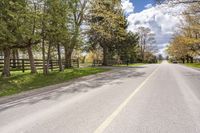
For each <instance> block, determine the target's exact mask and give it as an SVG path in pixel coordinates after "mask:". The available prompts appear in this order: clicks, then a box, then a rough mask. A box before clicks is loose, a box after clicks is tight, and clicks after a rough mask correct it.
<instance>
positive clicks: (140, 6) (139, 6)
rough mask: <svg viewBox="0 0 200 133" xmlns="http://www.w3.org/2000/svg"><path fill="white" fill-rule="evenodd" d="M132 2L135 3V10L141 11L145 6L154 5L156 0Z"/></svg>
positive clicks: (132, 0)
mask: <svg viewBox="0 0 200 133" xmlns="http://www.w3.org/2000/svg"><path fill="white" fill-rule="evenodd" d="M130 2H131V3H133V4H134V7H135V8H134V11H135V12H141V11H142V10H144V9H145V6H147V5H149V6H152V5H154V3H155V2H154V0H130Z"/></svg>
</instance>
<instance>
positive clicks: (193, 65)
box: [185, 63, 200, 68]
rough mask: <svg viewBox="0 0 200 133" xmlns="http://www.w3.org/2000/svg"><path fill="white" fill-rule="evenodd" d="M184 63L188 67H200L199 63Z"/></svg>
mask: <svg viewBox="0 0 200 133" xmlns="http://www.w3.org/2000/svg"><path fill="white" fill-rule="evenodd" d="M185 65H186V66H188V67H194V68H200V63H187V64H185Z"/></svg>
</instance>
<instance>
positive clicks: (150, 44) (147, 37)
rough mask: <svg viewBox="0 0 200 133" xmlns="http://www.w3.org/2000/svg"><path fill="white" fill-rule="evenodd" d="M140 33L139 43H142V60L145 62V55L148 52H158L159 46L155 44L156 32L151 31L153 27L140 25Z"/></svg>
mask: <svg viewBox="0 0 200 133" xmlns="http://www.w3.org/2000/svg"><path fill="white" fill-rule="evenodd" d="M138 35H139V38H140V41H139V45H140V55H141V60H142V62H144V61H145V60H144V57H145V53H146V52H151V53H155V52H157V47H156V45H155V43H156V41H155V34H153V33H152V32H151V29H149V28H146V27H139V28H138Z"/></svg>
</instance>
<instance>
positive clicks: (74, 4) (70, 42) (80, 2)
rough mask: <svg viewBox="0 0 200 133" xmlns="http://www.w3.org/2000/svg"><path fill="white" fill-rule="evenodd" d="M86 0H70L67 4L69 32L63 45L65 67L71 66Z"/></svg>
mask: <svg viewBox="0 0 200 133" xmlns="http://www.w3.org/2000/svg"><path fill="white" fill-rule="evenodd" d="M87 3H88V0H70V1H68V5H69V11H70V12H69V13H70V14H69V16H70V17H69V19H70V21H69V22H70V23H69V24H68V26H69V31H70V34H69V36H68V38H67V42H66V43H65V44H64V47H65V67H66V68H70V67H72V64H71V59H72V53H73V50H74V48H75V47H76V46H77V45H78V42H79V41H78V38H79V37H80V32H81V26H82V24H83V21H84V15H85V12H86V5H87Z"/></svg>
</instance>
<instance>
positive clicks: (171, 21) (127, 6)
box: [122, 0, 185, 53]
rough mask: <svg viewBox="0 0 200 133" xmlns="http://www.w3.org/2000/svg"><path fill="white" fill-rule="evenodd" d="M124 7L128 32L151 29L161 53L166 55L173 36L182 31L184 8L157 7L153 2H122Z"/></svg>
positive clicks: (178, 6)
mask: <svg viewBox="0 0 200 133" xmlns="http://www.w3.org/2000/svg"><path fill="white" fill-rule="evenodd" d="M122 5H123V9H124V11H125V13H126V16H127V20H128V22H129V27H128V30H129V31H133V32H135V31H137V28H138V27H148V28H150V29H151V31H152V33H154V34H155V38H156V45H157V46H158V48H159V49H160V53H164V49H165V48H166V46H167V45H169V42H170V40H171V38H172V36H173V35H174V34H175V33H177V31H178V30H179V29H180V28H179V27H180V25H181V20H182V18H181V15H180V13H181V12H183V11H184V9H185V8H184V6H183V5H176V6H173V7H172V6H169V5H166V4H165V5H155V4H154V2H153V0H122Z"/></svg>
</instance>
